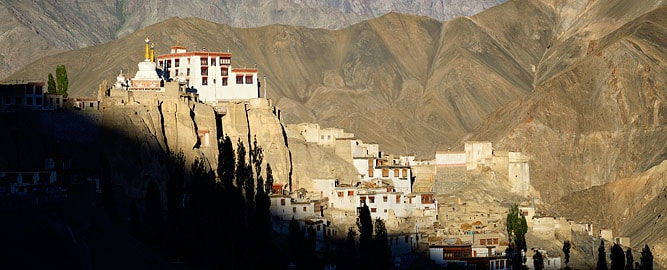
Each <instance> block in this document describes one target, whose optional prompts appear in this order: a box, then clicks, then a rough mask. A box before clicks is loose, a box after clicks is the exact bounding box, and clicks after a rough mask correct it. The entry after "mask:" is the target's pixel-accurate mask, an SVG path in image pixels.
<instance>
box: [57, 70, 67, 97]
mask: <svg viewBox="0 0 667 270" xmlns="http://www.w3.org/2000/svg"><path fill="white" fill-rule="evenodd" d="M56 81H57V82H58V85H57V87H58V94H62V95H63V97H67V90H68V87H69V79H68V78H67V69H66V68H65V65H58V66H57V67H56Z"/></svg>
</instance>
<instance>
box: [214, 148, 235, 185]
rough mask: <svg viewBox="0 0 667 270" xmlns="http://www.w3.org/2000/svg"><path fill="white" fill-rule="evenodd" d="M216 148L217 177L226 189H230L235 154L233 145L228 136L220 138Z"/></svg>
mask: <svg viewBox="0 0 667 270" xmlns="http://www.w3.org/2000/svg"><path fill="white" fill-rule="evenodd" d="M218 149H219V150H218V177H220V182H221V183H222V185H223V186H224V187H225V188H226V189H231V187H232V186H233V185H234V168H235V166H236V156H235V155H234V145H232V140H231V139H230V138H229V136H225V138H224V139H221V145H220V147H219V148H218Z"/></svg>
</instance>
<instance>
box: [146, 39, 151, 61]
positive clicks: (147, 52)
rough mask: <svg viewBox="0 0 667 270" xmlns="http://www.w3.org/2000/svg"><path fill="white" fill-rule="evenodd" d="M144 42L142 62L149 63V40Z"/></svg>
mask: <svg viewBox="0 0 667 270" xmlns="http://www.w3.org/2000/svg"><path fill="white" fill-rule="evenodd" d="M144 41H145V42H146V49H144V61H151V55H150V49H149V48H148V47H149V46H148V43H149V42H150V40H149V39H148V38H146V40H144Z"/></svg>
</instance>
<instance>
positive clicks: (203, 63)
mask: <svg viewBox="0 0 667 270" xmlns="http://www.w3.org/2000/svg"><path fill="white" fill-rule="evenodd" d="M201 65H202V66H208V58H205V57H204V58H202V59H201Z"/></svg>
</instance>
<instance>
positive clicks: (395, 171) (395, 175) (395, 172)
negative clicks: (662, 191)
mask: <svg viewBox="0 0 667 270" xmlns="http://www.w3.org/2000/svg"><path fill="white" fill-rule="evenodd" d="M394 177H398V169H394Z"/></svg>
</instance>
